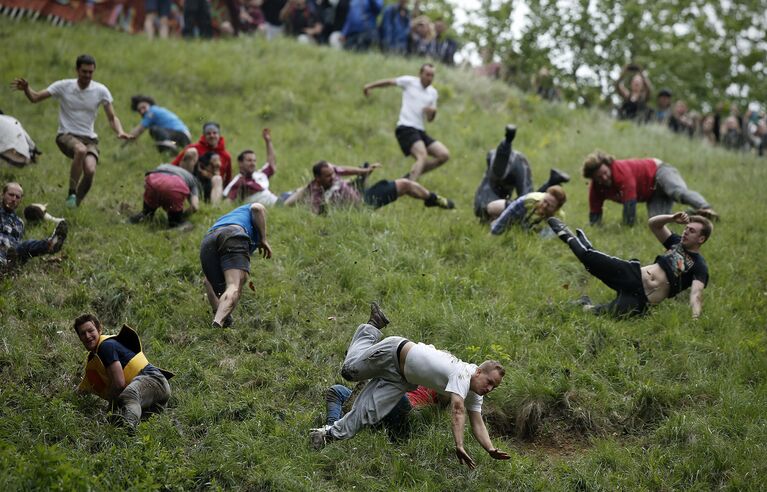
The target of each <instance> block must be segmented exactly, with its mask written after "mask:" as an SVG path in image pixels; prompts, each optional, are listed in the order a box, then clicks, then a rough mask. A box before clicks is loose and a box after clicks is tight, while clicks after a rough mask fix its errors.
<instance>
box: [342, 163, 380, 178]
mask: <svg viewBox="0 0 767 492" xmlns="http://www.w3.org/2000/svg"><path fill="white" fill-rule="evenodd" d="M379 167H381V163H380V162H374V163H373V164H371V165H370V167H346V166H335V168H336V170H338V171H339V174H343V175H344V176H361V175H363V174H370V173H372V172H373V171H375V170H376V169H378V168H379Z"/></svg>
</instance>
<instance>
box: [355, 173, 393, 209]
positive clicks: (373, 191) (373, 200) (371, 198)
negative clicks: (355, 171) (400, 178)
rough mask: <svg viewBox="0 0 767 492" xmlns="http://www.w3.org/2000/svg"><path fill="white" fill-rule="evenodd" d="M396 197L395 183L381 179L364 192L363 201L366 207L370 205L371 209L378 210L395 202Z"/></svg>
mask: <svg viewBox="0 0 767 492" xmlns="http://www.w3.org/2000/svg"><path fill="white" fill-rule="evenodd" d="M398 196H399V195H398V194H397V183H395V182H394V181H389V180H386V179H382V180H381V181H379V182H377V183H376V184H374V185H373V186H371V187H370V188H368V189H367V190H365V195H364V196H363V199H364V200H365V204H366V205H370V206H371V207H373V208H380V207H383V206H384V205H388V204H390V203H391V202H393V201H395V200H397V198H398Z"/></svg>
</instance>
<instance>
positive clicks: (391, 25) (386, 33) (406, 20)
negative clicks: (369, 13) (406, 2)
mask: <svg viewBox="0 0 767 492" xmlns="http://www.w3.org/2000/svg"><path fill="white" fill-rule="evenodd" d="M378 30H379V33H380V39H381V48H382V49H383V50H384V51H395V52H398V53H405V52H406V51H407V39H408V36H409V35H410V12H409V11H407V10H405V15H404V16H402V15H400V8H399V5H389V6H388V7H386V8H385V9H384V13H383V16H382V17H381V25H380V26H379V27H378Z"/></svg>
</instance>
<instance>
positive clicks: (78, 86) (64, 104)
mask: <svg viewBox="0 0 767 492" xmlns="http://www.w3.org/2000/svg"><path fill="white" fill-rule="evenodd" d="M75 69H76V70H77V78H76V79H65V80H59V81H56V82H54V83H52V84H51V85H49V86H48V88H47V89H44V90H42V91H35V90H33V89H32V88H31V87H30V86H29V82H27V81H26V80H25V79H23V78H18V79H15V80H14V81H13V84H12V85H13V86H14V87H15V88H16V89H18V90H20V91H23V92H24V95H26V96H27V99H29V101H30V102H32V103H38V102H40V101H44V100H46V99H48V98H49V97H54V98H56V99H58V100H59V128H58V132H57V135H56V145H58V146H59V149H60V150H61V152H62V153H63V154H64V155H66V156H67V157H69V158H70V159H72V165H71V167H70V170H69V188H68V190H67V206H68V207H76V206H78V205H80V203H81V202H82V201H83V200H84V199H85V196H86V195H87V194H88V191H90V189H91V186H92V185H93V179H94V177H95V176H96V165H97V164H98V162H99V147H98V144H99V139H98V135H97V134H96V132H95V131H94V129H93V126H94V123H95V122H96V115H97V112H98V109H99V106H104V113H105V114H106V116H107V120H108V121H109V126H110V127H111V128H112V130H113V131H114V132H115V134H116V135H117V138H120V139H122V140H129V139H130V138H131V137H130V135H128V134H127V133H125V132H124V131H123V127H122V124H121V123H120V119H119V118H118V117H117V115H116V114H115V111H114V108H113V107H112V94H111V93H110V92H109V89H107V87H106V86H105V85H104V84H100V83H98V82H96V81H95V80H93V72H95V71H96V59H95V58H93V57H92V56H90V55H80V56H78V57H77V60H76V61H75Z"/></svg>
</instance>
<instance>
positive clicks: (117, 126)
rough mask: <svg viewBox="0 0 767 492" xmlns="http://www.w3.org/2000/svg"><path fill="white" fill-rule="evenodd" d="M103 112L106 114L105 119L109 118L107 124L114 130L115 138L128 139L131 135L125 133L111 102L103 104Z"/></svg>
mask: <svg viewBox="0 0 767 492" xmlns="http://www.w3.org/2000/svg"><path fill="white" fill-rule="evenodd" d="M104 112H105V113H106V115H107V120H109V126H111V127H112V130H114V132H115V134H116V135H117V138H120V139H122V140H130V139H131V138H132V137H131V136H130V135H128V134H127V133H125V131H124V130H123V125H122V123H120V118H118V117H117V115H116V114H115V109H114V107H112V103H106V104H104Z"/></svg>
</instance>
